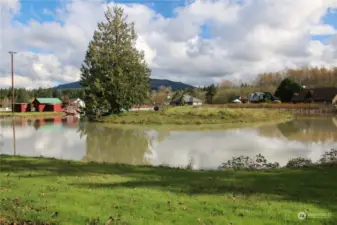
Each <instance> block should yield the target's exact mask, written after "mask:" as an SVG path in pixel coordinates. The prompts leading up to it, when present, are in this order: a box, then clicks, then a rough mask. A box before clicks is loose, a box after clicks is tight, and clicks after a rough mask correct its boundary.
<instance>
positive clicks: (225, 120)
mask: <svg viewBox="0 0 337 225" xmlns="http://www.w3.org/2000/svg"><path fill="white" fill-rule="evenodd" d="M291 119H293V115H292V114H291V113H289V112H282V111H280V110H269V109H229V108H212V107H207V108H205V107H193V106H179V107H168V108H165V109H163V110H161V111H135V112H124V113H121V114H120V115H109V116H106V117H103V118H101V119H98V120H96V121H93V122H96V123H102V124H119V125H151V126H162V125H165V126H186V125H194V126H196V125H198V126H201V127H202V126H232V125H233V124H235V125H237V124H242V125H245V124H249V123H259V122H277V121H287V120H291Z"/></svg>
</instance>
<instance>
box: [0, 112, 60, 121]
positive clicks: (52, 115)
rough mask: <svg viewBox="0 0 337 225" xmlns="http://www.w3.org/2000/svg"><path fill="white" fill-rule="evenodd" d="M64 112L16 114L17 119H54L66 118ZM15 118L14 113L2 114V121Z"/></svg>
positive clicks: (0, 116) (0, 114)
mask: <svg viewBox="0 0 337 225" xmlns="http://www.w3.org/2000/svg"><path fill="white" fill-rule="evenodd" d="M65 115H66V114H65V113H64V112H23V113H14V118H15V119H18V118H20V119H39V118H44V119H52V118H55V117H59V116H65ZM6 118H13V114H12V112H0V119H6Z"/></svg>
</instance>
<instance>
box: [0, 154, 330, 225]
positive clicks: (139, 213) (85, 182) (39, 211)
mask: <svg viewBox="0 0 337 225" xmlns="http://www.w3.org/2000/svg"><path fill="white" fill-rule="evenodd" d="M336 177H337V170H336V168H307V169H293V170H290V169H278V170H271V171H244V170H239V171H213V172H209V171H192V170H185V169H170V168H163V167H159V168H154V167H136V166H127V165H107V164H95V163H89V164H85V163H81V162H72V161H61V160H56V159H45V158H24V157H11V156H1V172H0V179H1V183H0V191H1V195H0V196H1V197H0V198H1V201H0V204H1V205H0V218H3V219H4V220H6V221H14V220H17V221H19V220H31V221H35V222H36V221H48V222H49V223H50V224H51V223H55V224H76V225H77V224H86V223H85V222H86V221H89V220H91V223H87V224H106V222H107V221H108V219H109V217H110V219H111V220H113V222H112V223H110V224H165V225H167V224H183V225H185V224H221V225H222V224H226V225H227V224H235V225H246V224H254V225H259V224H280V225H281V224H282V225H284V224H302V223H303V224H315V225H316V224H331V225H332V224H336V222H337V220H336V219H337V218H336V213H337V180H336ZM304 210H307V211H308V212H309V215H310V213H316V215H317V213H320V214H318V215H321V216H324V215H328V213H331V217H330V218H310V217H309V218H308V219H307V220H305V221H300V220H299V219H298V217H297V214H298V212H300V211H304ZM94 218H99V219H100V223H94V222H93V219H94Z"/></svg>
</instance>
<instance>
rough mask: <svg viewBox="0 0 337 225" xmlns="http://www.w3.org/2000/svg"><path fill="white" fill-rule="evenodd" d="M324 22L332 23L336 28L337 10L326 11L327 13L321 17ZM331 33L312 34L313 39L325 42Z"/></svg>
mask: <svg viewBox="0 0 337 225" xmlns="http://www.w3.org/2000/svg"><path fill="white" fill-rule="evenodd" d="M323 21H324V23H325V24H330V25H332V26H333V27H334V28H335V29H337V12H328V14H327V15H326V16H325V17H324V18H323ZM330 37H331V35H321V36H313V37H312V39H313V40H319V41H321V42H323V43H325V42H326V41H327V40H328V39H329V38H330Z"/></svg>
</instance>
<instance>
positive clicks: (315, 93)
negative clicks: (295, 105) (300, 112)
mask: <svg viewBox="0 0 337 225" xmlns="http://www.w3.org/2000/svg"><path fill="white" fill-rule="evenodd" d="M336 95H337V88H336V87H323V88H311V89H309V88H308V89H304V90H302V91H300V92H299V93H298V94H297V95H295V96H294V97H293V98H292V101H303V100H322V101H332V99H333V98H334V97H335V96H336Z"/></svg>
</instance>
